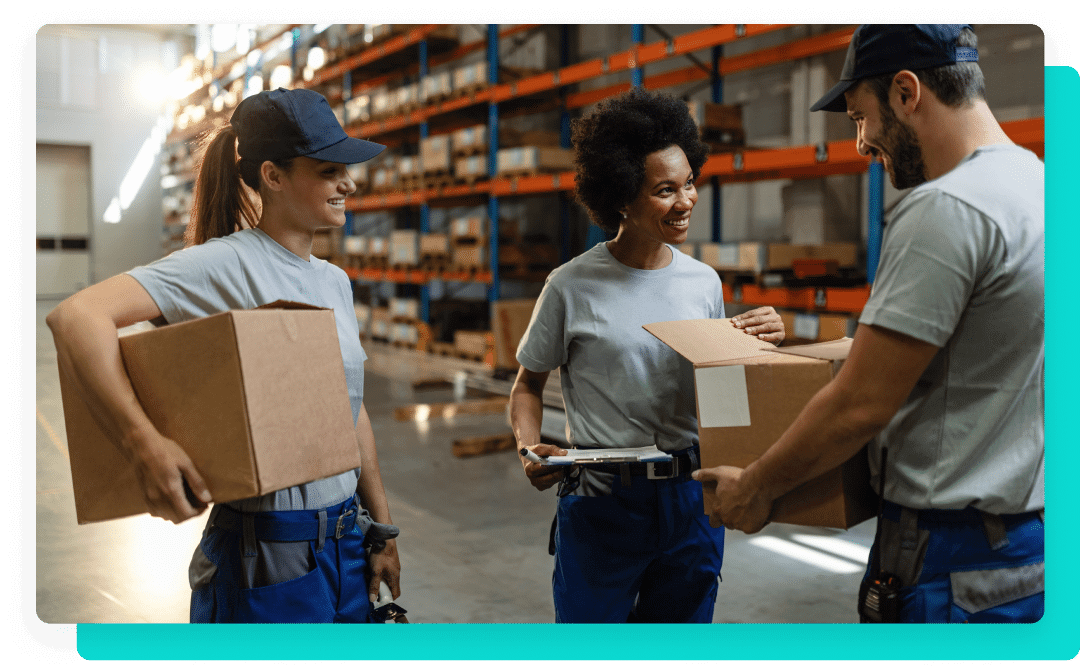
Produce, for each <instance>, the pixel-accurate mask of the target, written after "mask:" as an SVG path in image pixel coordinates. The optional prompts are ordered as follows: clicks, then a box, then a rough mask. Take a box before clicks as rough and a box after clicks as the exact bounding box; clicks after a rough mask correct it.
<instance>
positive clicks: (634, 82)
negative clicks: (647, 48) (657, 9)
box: [631, 23, 645, 86]
mask: <svg viewBox="0 0 1081 672" xmlns="http://www.w3.org/2000/svg"><path fill="white" fill-rule="evenodd" d="M644 35H645V31H644V30H643V29H642V24H640V23H635V24H632V25H631V42H633V43H634V46H636V47H637V46H638V45H640V44H642V42H643V41H644V39H645V37H644ZM642 81H643V80H642V64H641V63H638V61H637V60H635V63H634V69H633V70H631V86H642Z"/></svg>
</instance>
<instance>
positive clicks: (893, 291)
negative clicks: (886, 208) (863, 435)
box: [860, 145, 1044, 514]
mask: <svg viewBox="0 0 1081 672" xmlns="http://www.w3.org/2000/svg"><path fill="white" fill-rule="evenodd" d="M1043 199H1044V187H1043V164H1042V163H1041V162H1040V160H1039V159H1038V158H1037V157H1036V156H1035V155H1034V154H1032V153H1031V152H1029V151H1028V150H1025V149H1023V148H1020V147H1016V146H1013V145H993V146H988V147H982V148H980V149H978V150H977V151H976V152H974V153H973V154H972V155H970V156H969V157H967V158H966V159H965V160H964V161H962V162H961V164H960V165H958V166H957V167H956V168H954V169H953V170H952V171H950V172H949V173H947V174H946V175H943V176H942V177H940V178H938V179H936V180H932V181H930V182H927V183H925V184H923V185H920V186H919V187H917V188H915V189H914V190H913V191H912V192H911V193H910V194H908V195H907V196H906V197H905V198H904V199H903V200H902V201H901V202H900V203H899V204H898V206H897V208H896V211H895V213H894V214H893V215H892V217H891V222H890V223H889V225H888V226H887V227H886V229H885V231H884V234H883V241H882V255H881V263H880V266H879V269H878V273H877V276H876V278H875V282H874V287H873V289H872V292H871V296H870V298H869V300H868V302H867V305H866V306H865V307H864V310H863V313H862V315H861V317H860V322H861V323H863V324H869V325H875V326H879V327H885V328H888V329H891V330H894V331H897V332H900V333H903V334H907V335H909V336H912V337H914V338H917V339H919V340H922V341H925V342H927V343H931V344H933V345H936V346H938V347H939V348H941V350H940V351H939V352H938V354H937V355H936V356H935V358H934V359H933V360H932V362H931V364H930V365H929V366H928V367H927V370H926V371H924V373H923V375H922V376H921V377H920V379H919V381H918V382H917V384H916V386H915V388H914V389H913V391H912V393H911V395H910V396H909V398H908V399H907V401H906V402H905V403H904V405H903V406H902V407H901V409H900V410H899V411H898V413H897V414H896V415H895V416H894V418H893V420H892V421H891V422H890V424H889V425H888V426H887V427H886V429H885V430H884V431H883V432H882V433H881V435H880V436H879V437H878V440H877V442H876V445H875V449H874V450H872V451H871V457H870V460H871V468H872V471H873V472H874V473H876V474H877V472H878V467H879V460H880V450H879V449H878V448H879V447H880V446H882V445H886V446H888V447H889V453H888V455H889V464H888V466H887V479H886V483H887V484H886V493H885V496H886V499H889V500H891V501H893V502H896V503H898V504H901V505H904V506H908V507H911V508H917V509H926V508H937V509H960V508H965V507H967V506H974V507H976V508H979V509H981V510H984V511H987V512H989V513H1000V514H1001V513H1019V512H1024V511H1032V510H1037V509H1040V508H1042V507H1043V440H1044V437H1043V408H1044V397H1043V359H1044V200H1043ZM873 480H874V482H875V483H877V476H876V477H875V478H874V479H873Z"/></svg>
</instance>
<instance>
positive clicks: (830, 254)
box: [765, 242, 859, 270]
mask: <svg viewBox="0 0 1081 672" xmlns="http://www.w3.org/2000/svg"><path fill="white" fill-rule="evenodd" d="M796 259H830V260H833V261H836V262H837V265H838V267H840V268H855V267H856V266H857V265H858V261H859V244H858V243H844V242H837V243H820V244H817V245H793V244H790V243H770V244H769V249H768V253H767V258H766V266H765V268H766V270H783V269H790V268H792V262H793V261H795V260H796Z"/></svg>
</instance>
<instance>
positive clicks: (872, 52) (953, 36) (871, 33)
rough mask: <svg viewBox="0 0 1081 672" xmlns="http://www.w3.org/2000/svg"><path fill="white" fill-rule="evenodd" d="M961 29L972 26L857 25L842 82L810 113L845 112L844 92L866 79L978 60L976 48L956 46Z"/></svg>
mask: <svg viewBox="0 0 1081 672" xmlns="http://www.w3.org/2000/svg"><path fill="white" fill-rule="evenodd" d="M964 28H968V29H969V30H971V29H972V26H971V25H969V24H967V23H949V24H946V23H933V24H910V23H902V24H864V25H862V26H860V27H859V28H857V29H856V32H854V33H853V34H852V41H851V42H849V44H848V53H847V54H846V55H845V64H844V67H843V68H841V81H840V82H838V83H837V84H836V85H835V86H834V87H833V88H832V89H830V90H829V92H827V93H826V95H824V96H822V98H821V99H819V101H818V102H817V103H815V104H814V105H812V106H811V111H812V112H817V111H819V110H828V111H830V112H845V111H847V109H848V106H847V105H846V103H845V98H844V93H845V91H848V90H849V89H850V88H852V87H853V86H855V85H856V83H858V82H859V81H860V80H861V79H864V78H866V77H874V76H875V75H885V74H892V73H895V72H900V71H901V70H921V69H924V68H938V67H941V66H944V65H953V64H954V63H961V62H964V61H977V60H979V53H978V52H977V51H976V49H974V48H971V47H959V46H957V37H958V36H959V35H960V34H961V30H962V29H964Z"/></svg>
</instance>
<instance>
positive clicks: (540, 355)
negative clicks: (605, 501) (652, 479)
mask: <svg viewBox="0 0 1081 672" xmlns="http://www.w3.org/2000/svg"><path fill="white" fill-rule="evenodd" d="M669 249H671V250H672V262H671V263H670V264H668V266H666V267H664V268H661V269H657V270H649V271H647V270H640V269H635V268H630V267H629V266H625V265H623V264H621V263H620V262H619V261H617V260H616V259H615V257H613V256H612V253H611V252H609V251H608V247H607V245H605V243H599V244H597V245H596V246H595V247H593V248H592V249H590V250H588V251H586V252H585V253H583V254H581V255H579V256H578V257H575V258H574V259H572V260H571V261H569V262H567V263H566V264H564V265H562V266H560V267H559V268H557V269H555V270H554V271H552V273H551V275H549V276H548V279H547V281H546V282H545V284H544V288H543V290H542V291H541V294H540V298H539V299H538V300H537V305H536V307H535V308H534V310H533V316H532V318H531V320H530V323H529V327H528V328H527V330H526V333H525V336H523V337H522V341H521V343H520V344H519V345H518V352H517V358H518V362H519V363H521V364H522V366H524V367H525V368H526V369H528V370H530V371H534V372H538V373H539V372H543V371H551V370H553V369H556V368H559V374H560V375H559V378H560V384H561V386H562V389H563V402H564V406H565V407H566V411H567V439H568V441H570V443H571V444H573V445H580V446H589V447H603V448H629V447H637V446H646V445H651V444H654V443H656V445H657V446H658V447H659V448H661V449H662V450H668V451H674V450H678V449H682V448H687V447H689V446H691V445H694V444H697V443H698V422H697V419H696V415H695V403H694V368H693V365H692V364H691V363H690V362H689V361H687V360H686V359H684V358H683V357H681V356H680V355H678V354H677V353H676V351H675V350H673V349H672V348H670V347H668V346H667V345H665V344H664V343H662V342H661V341H660V340H659V339H657V338H656V337H655V336H653V335H652V334H650V333H649V332H648V331H646V330H645V329H643V328H642V325H644V324H649V323H651V322H663V321H668V320H690V319H701V318H722V317H724V297H723V294H722V291H721V281H720V278H719V277H718V276H717V271H715V270H713V269H712V268H710V267H709V266H706V265H705V264H703V263H701V262H699V261H697V260H695V259H693V258H691V257H689V256H687V255H685V254H683V253H682V252H680V251H679V250H677V249H675V248H673V247H671V246H669Z"/></svg>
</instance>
